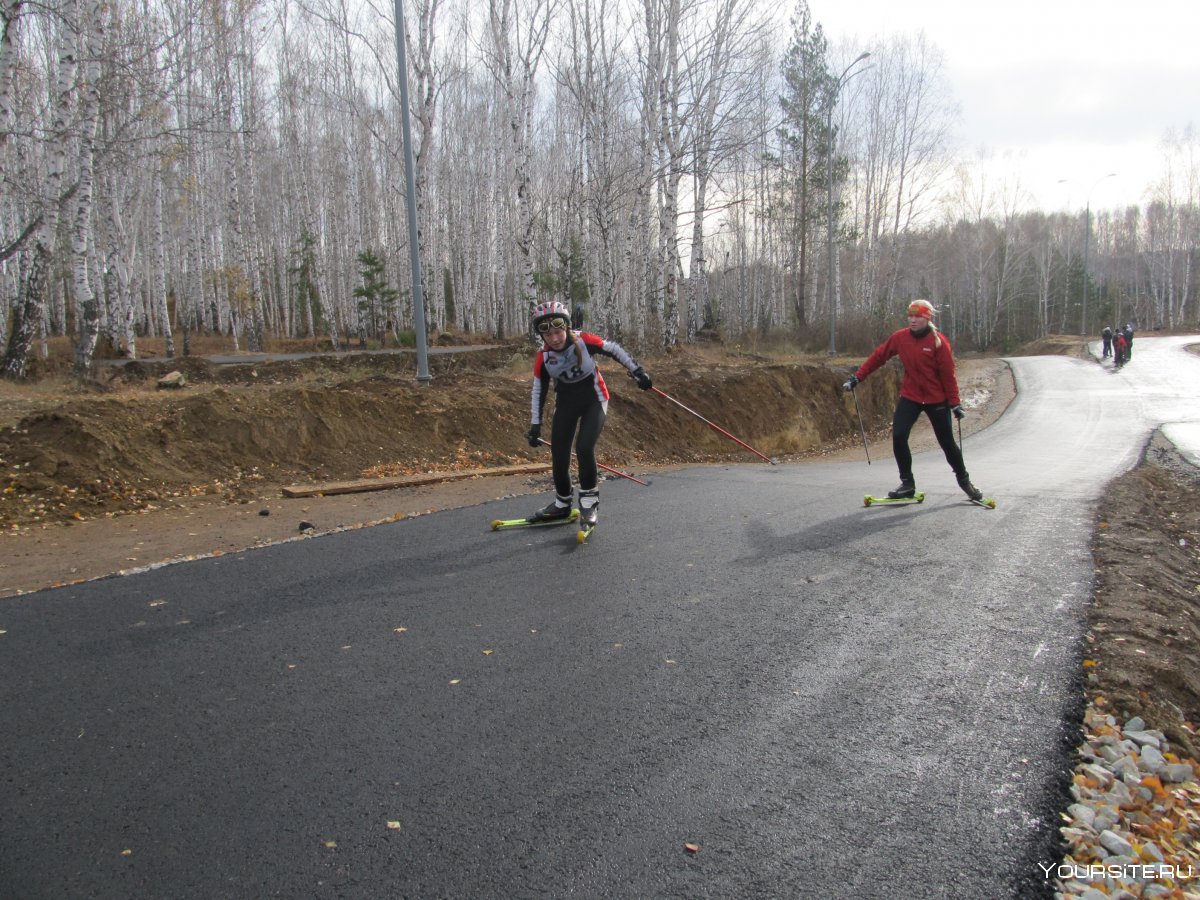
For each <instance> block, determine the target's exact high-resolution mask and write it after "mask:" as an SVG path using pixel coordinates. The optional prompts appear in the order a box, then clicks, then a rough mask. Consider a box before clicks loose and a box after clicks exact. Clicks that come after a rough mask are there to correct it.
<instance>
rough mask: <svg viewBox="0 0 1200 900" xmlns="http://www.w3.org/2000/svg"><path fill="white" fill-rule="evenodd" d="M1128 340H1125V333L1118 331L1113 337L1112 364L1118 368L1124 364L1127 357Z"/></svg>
mask: <svg viewBox="0 0 1200 900" xmlns="http://www.w3.org/2000/svg"><path fill="white" fill-rule="evenodd" d="M1128 353H1129V342H1128V341H1126V340H1125V333H1124V332H1123V331H1118V332H1117V333H1116V336H1115V337H1113V365H1114V366H1116V367H1117V368H1118V369H1119V368H1121V366H1123V365H1125V360H1127V359H1128V358H1129V356H1128Z"/></svg>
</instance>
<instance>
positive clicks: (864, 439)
mask: <svg viewBox="0 0 1200 900" xmlns="http://www.w3.org/2000/svg"><path fill="white" fill-rule="evenodd" d="M850 393H851V394H853V395H854V411H855V412H857V413H858V430H859V432H861V434H862V439H863V453H865V454H867V465H868V466H869V465H870V464H871V451H870V450H868V449H867V429H865V428H864V427H863V420H862V410H861V409H859V407H858V393H857V392H855V391H851V392H850Z"/></svg>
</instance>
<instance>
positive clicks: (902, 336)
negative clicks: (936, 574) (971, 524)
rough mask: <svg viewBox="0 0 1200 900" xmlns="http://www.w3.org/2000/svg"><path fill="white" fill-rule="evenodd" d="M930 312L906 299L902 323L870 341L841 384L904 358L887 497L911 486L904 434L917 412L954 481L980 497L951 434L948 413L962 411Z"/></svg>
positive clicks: (950, 360)
mask: <svg viewBox="0 0 1200 900" xmlns="http://www.w3.org/2000/svg"><path fill="white" fill-rule="evenodd" d="M933 315H934V308H933V304H932V303H930V302H929V301H928V300H914V301H913V302H912V303H910V304H909V305H908V327H907V328H901V329H900V330H899V331H896V332H893V334H892V336H891V337H889V338H888V339H887V340H886V341H884V342H883V343H882V344H880V345H879V346H878V347H876V348H875V352H874V353H872V354H871V355H870V356H869V357H867V361H866V362H864V363H863V364H862V365H861V366H859V367H858V371H857V372H855V373H854V374H853V375H851V376H850V380H849V381H847V382H846V383H845V384H844V385H842V387H844V388H845V389H846V390H848V391H852V390H854V388H855V387H857V386H858V384H859V382H861V381H863V380H864V379H866V377H867V376H868V375H870V374H871V373H872V372H874V371H875V370H876V369H878V368H879V367H880V366H882V365H883V364H884V363H885V362H887V361H888V360H889V359H891V358H892V357H893V356H899V357H900V362H902V363H903V364H904V377H903V378H902V379H901V381H900V399H899V401H897V403H896V412H895V413H894V414H893V416H892V453H893V455H894V456H895V457H896V466H897V468H899V470H900V486H899V487H898V488H896V489H895V490H894V491H888V497H890V498H891V499H893V500H898V499H901V498H904V497H912V496H913V495H915V494H916V492H917V484H916V480H915V479H914V478H913V471H912V451H911V450H910V449H909V446H908V436H909V433H910V432H911V431H912V427H913V425H914V424H916V421H917V419H918V418H920V416H921V413H925V415H926V416H927V417H928V418H929V423H930V424H931V425H932V426H933V433H934V435H936V436H937V442H938V444H940V445H941V448H942V452H943V453H944V454H946V462H948V463H950V468H951V469H953V470H954V476H955V478H957V479H958V486H959V487H960V488H962V489H963V493H965V494H966V495H967V496H968V497H970V498H971V499H972V500H982V499H983V491H981V490H979V488H977V487H975V485H973V484H971V478H970V476H969V475H968V474H967V469H966V466H965V465H964V464H963V457H962V450H961V449H960V448H959V446H958V444H957V443H956V442H955V440H954V429H953V427H952V422H951V418H950V417H951V415H953V416H954V418H956V419H960V420H961V419H962V418H963V417H964V416H965V415H966V413H964V412H963V409H962V403H961V401H960V399H959V396H958V377H957V375H956V373H955V366H954V354H953V352H952V351H951V349H950V342H949V341H948V340H946V338H945V337H944V336H943V335H942V333H941V332H940V331H938V330H937V327H936V326H935V325H934V324H933Z"/></svg>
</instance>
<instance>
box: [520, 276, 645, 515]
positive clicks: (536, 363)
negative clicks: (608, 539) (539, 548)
mask: <svg viewBox="0 0 1200 900" xmlns="http://www.w3.org/2000/svg"><path fill="white" fill-rule="evenodd" d="M533 325H534V329H535V330H536V331H537V333H538V335H539V336H540V337H541V339H542V348H541V349H540V350H538V352H537V356H535V357H534V359H533V398H532V402H531V416H530V421H531V424H530V426H529V433H528V438H529V446H531V447H537V446H539V443H540V439H541V436H542V408H543V407H544V406H545V403H546V395H547V392H548V388H549V386H550V382H551V381H552V380H553V382H554V420H553V422H552V423H551V426H550V455H551V460H552V462H553V465H554V493H555V497H554V500H553V501H551V502H550V503H549V504H547V505H546V506H544V507H543V508H541V509H539V510H538V511H537V512H535V513H534V514H533V515H532V516H530V517H529V519H530V521H532V522H544V521H550V520H554V519H565V518H567V517H568V516H570V515H571V500H572V497H573V491H572V489H571V445H572V444H574V445H575V457H576V459H578V461H579V521H580V525H582V526H585V527H588V528H590V527H592V526H594V525H595V524H596V518H597V514H598V512H599V504H600V488H599V480H598V472H597V466H596V441H597V440H598V439H599V438H600V431H601V429H602V428H604V420H605V417H606V416H607V414H608V386H607V385H605V383H604V377H603V376H602V375H601V374H600V370H599V369H598V368H597V367H596V360H595V356H596V354H603V355H605V356H611V357H612V358H613V359H615V360H616V361H617V362H619V363H620V364H621V365H623V366H624V367H625V368H626V369H628V370H629V374H630V375H631V376H632V377H633V378H634V380H636V381H637V384H638V387H640V388H641V389H642V390H643V391H647V390H649V389H650V388H651V386H652V382H651V380H650V376H649V375H648V374H646V370H645V369H643V368H642V367H641V366H639V365H638V364H637V363H636V362H635V361H634V359H633V357H632V356H630V355H629V353H628V352H627V351H626V350H625V348H624V347H622V346H621V345H620V344H618V343H617V342H616V341H607V340H605V339H604V338H601V337H597V336H596V335H594V334H588V333H587V332H584V331H579V332H577V331H572V330H571V312H570V310H568V309H567V306H566V304H564V303H561V302H559V301H558V300H551V301H550V302H548V303H540V304H538V305H537V307H535V308H534V311H533Z"/></svg>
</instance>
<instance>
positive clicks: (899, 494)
mask: <svg viewBox="0 0 1200 900" xmlns="http://www.w3.org/2000/svg"><path fill="white" fill-rule="evenodd" d="M916 493H917V483H916V482H915V481H913V480H912V479H911V478H905V479H902V480H901V481H900V487H898V488H896V489H895V490H893V491H888V499H889V500H907V499H908V498H909V497H912V496H914V495H915V494H916Z"/></svg>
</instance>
